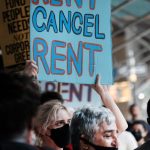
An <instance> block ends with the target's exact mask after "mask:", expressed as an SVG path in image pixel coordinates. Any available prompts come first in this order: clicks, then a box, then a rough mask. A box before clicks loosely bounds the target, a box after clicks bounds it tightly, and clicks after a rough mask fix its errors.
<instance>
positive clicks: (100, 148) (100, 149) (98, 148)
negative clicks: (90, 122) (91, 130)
mask: <svg viewBox="0 0 150 150" xmlns="http://www.w3.org/2000/svg"><path fill="white" fill-rule="evenodd" d="M81 139H82V140H83V141H84V142H86V143H87V144H89V145H91V146H92V147H93V148H94V149H95V150H118V148H117V147H104V146H99V145H95V144H93V143H91V142H89V141H88V140H86V139H84V138H81Z"/></svg>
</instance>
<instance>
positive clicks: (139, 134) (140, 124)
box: [132, 120, 148, 145]
mask: <svg viewBox="0 0 150 150" xmlns="http://www.w3.org/2000/svg"><path fill="white" fill-rule="evenodd" d="M132 134H133V135H134V137H135V139H136V140H137V142H138V145H142V144H144V143H145V142H146V140H147V135H148V124H147V123H146V122H145V121H143V120H136V121H134V122H133V124H132Z"/></svg>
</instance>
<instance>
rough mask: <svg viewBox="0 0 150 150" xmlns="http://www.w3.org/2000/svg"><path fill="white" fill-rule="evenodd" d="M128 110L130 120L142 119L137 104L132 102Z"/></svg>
mask: <svg viewBox="0 0 150 150" xmlns="http://www.w3.org/2000/svg"><path fill="white" fill-rule="evenodd" d="M129 112H130V114H131V120H130V122H131V123H132V122H134V121H135V120H140V119H142V117H141V110H140V108H139V106H138V105H137V104H135V103H134V104H132V105H131V106H130V107H129Z"/></svg>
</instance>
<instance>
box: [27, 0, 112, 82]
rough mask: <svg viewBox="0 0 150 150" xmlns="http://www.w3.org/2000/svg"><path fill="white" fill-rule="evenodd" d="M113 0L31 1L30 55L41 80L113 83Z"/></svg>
mask: <svg viewBox="0 0 150 150" xmlns="http://www.w3.org/2000/svg"><path fill="white" fill-rule="evenodd" d="M110 14H111V4H110V0H84V1H83V0H31V9H30V44H31V47H30V57H31V59H33V60H35V61H36V63H37V64H38V66H39V72H38V79H39V80H47V81H58V82H68V83H86V84H93V83H94V82H95V77H96V75H97V74H99V75H100V76H101V83H102V84H112V82H113V81H112V80H113V79H112V50H111V48H112V46H111V29H110V27H111V25H110Z"/></svg>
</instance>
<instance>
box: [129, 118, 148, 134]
mask: <svg viewBox="0 0 150 150" xmlns="http://www.w3.org/2000/svg"><path fill="white" fill-rule="evenodd" d="M136 124H140V125H142V126H143V128H144V130H145V131H148V124H147V123H146V122H145V121H144V120H136V121H134V122H133V123H132V126H134V125H136Z"/></svg>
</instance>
